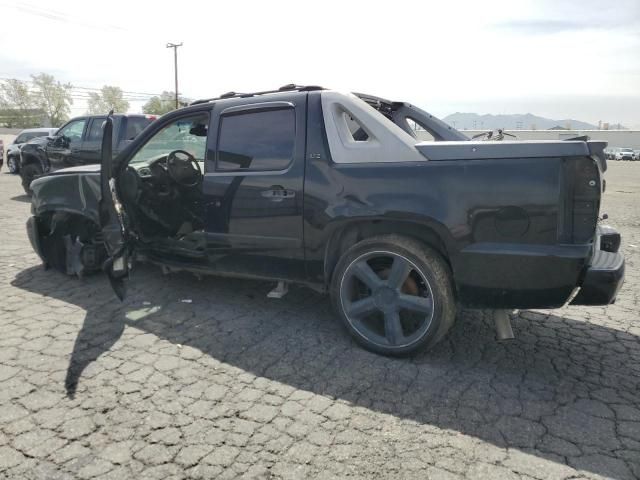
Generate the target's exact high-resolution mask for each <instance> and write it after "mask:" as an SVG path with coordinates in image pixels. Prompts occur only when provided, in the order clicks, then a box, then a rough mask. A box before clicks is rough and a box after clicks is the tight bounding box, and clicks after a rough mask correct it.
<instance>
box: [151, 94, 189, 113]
mask: <svg viewBox="0 0 640 480" xmlns="http://www.w3.org/2000/svg"><path fill="white" fill-rule="evenodd" d="M178 103H179V104H180V106H182V107H184V106H186V105H188V104H189V101H188V100H187V99H186V98H183V97H179V98H178ZM175 108H176V94H175V93H174V92H166V91H165V92H162V93H161V94H160V95H156V96H155V97H151V98H150V99H149V100H148V101H147V103H145V104H144V105H143V106H142V111H143V112H144V113H150V114H153V115H164V114H165V113H169V112H170V111H172V110H175Z"/></svg>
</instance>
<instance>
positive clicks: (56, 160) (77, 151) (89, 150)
mask: <svg viewBox="0 0 640 480" xmlns="http://www.w3.org/2000/svg"><path fill="white" fill-rule="evenodd" d="M156 118H158V117H157V115H144V114H116V115H113V121H114V125H113V130H114V132H113V145H112V151H113V155H114V156H116V155H118V154H119V153H120V152H121V151H122V150H123V149H124V148H125V147H126V146H127V145H128V144H129V143H131V141H132V140H133V139H134V138H136V137H137V136H138V134H140V133H141V132H142V131H143V130H144V129H145V128H146V127H147V125H149V124H150V123H151V122H153V121H154V120H155V119H156ZM106 119H107V116H106V115H85V116H82V117H76V118H72V119H71V120H69V121H68V122H67V123H66V124H64V125H63V126H62V127H60V129H58V131H57V132H56V134H55V135H54V136H52V137H38V138H34V139H31V140H30V141H28V142H27V143H25V144H24V145H23V146H22V148H21V149H20V178H21V179H22V187H23V188H24V191H25V192H26V193H27V194H29V193H30V192H31V189H30V185H31V182H32V180H33V179H34V178H36V177H39V176H41V175H43V174H47V173H53V172H55V171H56V170H60V169H63V168H68V167H77V166H81V165H91V164H96V163H100V152H101V147H102V126H103V124H104V122H105V120H106Z"/></svg>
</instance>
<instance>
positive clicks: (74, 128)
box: [58, 118, 87, 142]
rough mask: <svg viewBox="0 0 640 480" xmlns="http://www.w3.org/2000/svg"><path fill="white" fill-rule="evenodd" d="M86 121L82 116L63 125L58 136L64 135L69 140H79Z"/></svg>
mask: <svg viewBox="0 0 640 480" xmlns="http://www.w3.org/2000/svg"><path fill="white" fill-rule="evenodd" d="M85 123H87V120H86V119H85V118H83V119H82V120H75V121H73V122H71V123H69V124H67V125H66V126H65V127H62V128H61V129H60V131H59V132H58V136H59V137H64V138H65V139H66V140H68V141H69V142H79V141H80V140H82V131H83V130H84V125H85Z"/></svg>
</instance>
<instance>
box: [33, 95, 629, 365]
mask: <svg viewBox="0 0 640 480" xmlns="http://www.w3.org/2000/svg"><path fill="white" fill-rule="evenodd" d="M416 127H418V128H420V129H423V130H424V131H425V135H426V134H427V133H428V134H429V135H430V136H431V137H433V141H419V140H418V139H417V138H416V133H415V129H416ZM111 130H112V122H111V120H110V119H109V120H107V122H106V124H105V134H104V145H103V157H102V166H101V168H99V167H97V166H96V167H92V166H85V167H82V168H70V169H65V170H59V171H57V172H55V173H53V174H51V175H47V176H44V177H42V178H39V179H37V180H35V181H34V182H33V185H32V188H33V198H32V201H33V216H32V217H31V218H30V219H29V221H28V224H27V230H28V234H29V238H30V239H31V242H32V244H33V247H34V249H35V250H36V252H38V254H39V255H40V257H41V258H42V260H43V262H44V263H45V265H49V266H52V267H55V268H58V269H60V270H62V271H64V272H66V273H68V274H78V275H82V274H83V273H84V272H86V271H89V270H93V269H98V268H100V267H102V268H103V269H104V270H105V271H106V273H107V274H108V276H109V279H110V281H111V284H112V286H113V287H114V290H115V291H116V294H117V295H118V296H119V297H120V298H121V299H122V298H123V296H124V294H125V285H126V280H127V278H128V274H129V271H130V269H131V268H132V265H133V263H134V262H133V259H134V258H135V259H138V260H142V261H147V262H152V263H156V264H159V265H162V267H163V269H165V271H167V270H169V271H171V270H187V271H191V272H195V273H198V274H200V273H212V274H220V275H231V276H240V277H250V278H261V279H272V280H277V281H279V282H280V283H279V286H280V287H284V286H286V283H282V282H298V283H303V284H307V285H309V286H311V287H312V288H315V289H318V290H321V291H323V292H327V293H329V294H330V295H331V298H332V301H333V303H334V305H335V308H336V310H337V312H338V314H339V316H340V318H341V319H342V321H343V322H344V325H345V326H346V328H347V330H348V331H349V332H350V333H351V334H352V335H353V336H354V338H355V339H356V340H357V341H358V342H359V343H361V344H362V345H363V346H364V347H365V348H368V349H370V350H373V351H375V352H379V353H383V354H390V355H401V354H407V353H410V352H413V351H415V350H417V349H418V348H423V347H429V346H431V345H433V344H435V343H436V342H437V341H438V340H439V339H440V338H442V337H443V336H444V335H445V333H446V332H447V330H448V329H449V328H450V327H451V325H452V323H453V321H454V319H455V313H456V308H457V306H458V305H461V306H465V307H478V308H492V309H512V308H552V307H559V306H562V305H564V304H566V303H567V302H572V303H573V304H581V305H607V304H609V303H612V302H613V301H614V300H615V297H616V294H617V292H618V289H619V287H620V285H621V284H622V281H623V276H624V259H623V257H622V255H621V254H620V252H619V251H618V248H619V245H620V235H619V234H618V233H617V232H616V231H615V230H613V229H612V228H610V227H605V226H600V225H599V224H598V217H599V209H600V199H601V195H602V193H603V191H604V188H605V182H604V180H603V172H604V171H605V169H606V161H605V159H604V156H603V149H604V147H605V146H606V144H605V143H604V142H596V141H582V140H575V141H551V142H548V141H526V142H525V141H522V142H519V141H503V142H491V141H469V140H467V139H466V137H464V135H462V134H461V133H460V132H458V131H456V130H455V129H452V128H451V127H449V126H448V125H446V124H444V123H443V122H441V121H440V120H438V119H436V118H434V117H433V116H431V115H429V114H428V113H426V112H424V111H422V110H420V109H418V108H416V107H414V106H412V105H410V104H408V103H404V102H391V101H387V100H384V99H381V98H377V97H373V96H369V95H362V94H351V95H345V94H341V93H338V92H335V91H331V90H325V89H321V88H319V87H300V86H294V85H289V86H285V87H282V88H281V89H279V90H277V91H271V92H259V93H253V94H236V93H233V92H232V93H229V94H225V95H223V96H221V97H218V98H213V99H208V100H202V101H197V102H194V104H192V105H191V106H189V107H186V108H183V109H180V110H177V111H174V112H172V113H169V114H167V115H166V116H163V117H162V118H161V119H159V120H157V121H156V122H154V123H153V124H152V125H151V126H150V127H149V128H147V129H146V130H145V131H144V132H143V133H142V134H141V135H140V136H139V137H138V138H136V140H134V141H133V142H132V143H131V144H130V145H129V146H128V147H127V148H126V149H125V150H124V151H123V152H122V153H121V154H120V155H118V156H117V157H116V158H115V159H113V160H112V155H111V146H112V142H111V141H110V140H109V139H110V137H111ZM274 291H275V290H274ZM282 292H283V289H280V293H282Z"/></svg>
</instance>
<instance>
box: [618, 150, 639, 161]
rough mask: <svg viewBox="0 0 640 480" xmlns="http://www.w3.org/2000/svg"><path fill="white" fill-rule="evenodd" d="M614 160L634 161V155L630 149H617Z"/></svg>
mask: <svg viewBox="0 0 640 480" xmlns="http://www.w3.org/2000/svg"><path fill="white" fill-rule="evenodd" d="M614 158H615V159H616V160H635V155H634V153H633V150H631V149H630V148H617V149H616V153H615V157H614Z"/></svg>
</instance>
